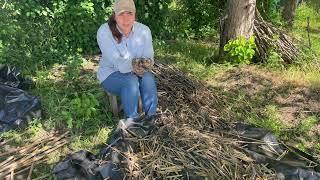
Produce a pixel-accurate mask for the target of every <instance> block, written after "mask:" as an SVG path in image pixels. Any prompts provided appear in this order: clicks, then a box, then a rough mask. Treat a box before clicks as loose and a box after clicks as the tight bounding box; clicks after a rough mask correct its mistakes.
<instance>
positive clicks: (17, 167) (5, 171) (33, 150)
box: [0, 132, 69, 179]
mask: <svg viewBox="0 0 320 180" xmlns="http://www.w3.org/2000/svg"><path fill="white" fill-rule="evenodd" d="M68 134H69V133H68V132H66V133H64V134H62V135H58V134H57V133H51V134H49V135H45V136H43V137H42V138H40V139H38V140H36V141H34V142H32V143H31V144H27V145H25V146H23V147H18V148H14V149H12V150H8V151H6V152H2V153H0V160H1V161H0V179H14V178H15V177H20V178H23V179H31V175H32V171H33V167H34V166H35V165H36V164H40V163H42V162H45V161H46V160H47V158H48V155H49V154H50V153H52V152H54V151H55V150H57V149H58V148H60V147H62V146H64V145H65V144H67V140H66V137H67V136H68ZM8 143H9V142H8V141H6V142H2V143H1V146H2V147H4V146H5V145H7V144H8Z"/></svg>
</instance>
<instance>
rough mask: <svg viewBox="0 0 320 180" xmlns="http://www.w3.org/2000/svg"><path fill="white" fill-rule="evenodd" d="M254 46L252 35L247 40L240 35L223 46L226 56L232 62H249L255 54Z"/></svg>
mask: <svg viewBox="0 0 320 180" xmlns="http://www.w3.org/2000/svg"><path fill="white" fill-rule="evenodd" d="M255 48H256V44H255V41H254V36H251V37H250V38H249V39H248V40H246V39H245V38H244V37H243V36H240V37H238V38H237V39H234V40H230V41H229V42H228V43H227V44H226V45H225V46H224V51H226V52H227V57H229V58H230V60H231V62H232V63H236V64H244V63H245V64H250V61H251V59H252V57H253V56H254V54H255Z"/></svg>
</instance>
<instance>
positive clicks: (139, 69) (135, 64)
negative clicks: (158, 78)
mask: <svg viewBox="0 0 320 180" xmlns="http://www.w3.org/2000/svg"><path fill="white" fill-rule="evenodd" d="M132 68H133V72H134V73H135V74H136V75H138V76H143V73H144V71H145V69H144V67H143V59H142V58H134V59H133V60H132Z"/></svg>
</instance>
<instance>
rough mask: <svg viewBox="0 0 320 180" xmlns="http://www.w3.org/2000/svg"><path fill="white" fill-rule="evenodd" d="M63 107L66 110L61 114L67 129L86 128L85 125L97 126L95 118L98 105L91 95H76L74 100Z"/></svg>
mask: <svg viewBox="0 0 320 180" xmlns="http://www.w3.org/2000/svg"><path fill="white" fill-rule="evenodd" d="M68 100H69V99H68ZM65 107H66V110H65V111H62V112H61V114H62V117H63V118H64V119H65V121H66V124H67V127H68V128H70V129H72V128H76V129H79V128H83V127H86V126H85V123H95V124H99V122H97V119H98V118H96V116H97V115H98V110H99V108H100V105H99V102H98V101H97V98H96V97H95V96H94V95H93V94H91V93H82V94H77V93H76V94H75V95H74V98H72V99H71V100H70V101H67V102H66V104H65Z"/></svg>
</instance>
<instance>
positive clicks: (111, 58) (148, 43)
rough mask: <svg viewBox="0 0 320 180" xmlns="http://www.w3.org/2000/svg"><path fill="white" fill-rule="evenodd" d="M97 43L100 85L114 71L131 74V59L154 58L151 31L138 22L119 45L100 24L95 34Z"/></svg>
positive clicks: (103, 25)
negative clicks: (99, 57)
mask: <svg viewBox="0 0 320 180" xmlns="http://www.w3.org/2000/svg"><path fill="white" fill-rule="evenodd" d="M97 41H98V45H99V48H100V50H101V52H102V57H101V59H100V63H99V68H98V72H97V77H98V80H99V81H100V83H102V82H103V81H104V80H105V79H106V78H107V77H108V76H109V75H110V74H111V73H113V72H115V71H120V72H121V73H128V72H131V71H132V64H131V62H132V59H133V58H150V59H152V60H153V58H154V51H153V45H152V36H151V31H150V29H149V27H147V26H146V25H143V24H141V23H138V22H134V25H133V28H132V31H131V32H130V34H129V36H128V37H125V36H123V37H122V41H121V43H119V44H118V43H117V41H116V40H115V39H114V38H113V36H112V33H111V30H110V28H109V25H108V24H107V23H105V24H102V25H101V26H100V28H99V30H98V32H97Z"/></svg>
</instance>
